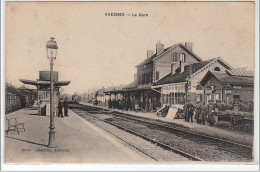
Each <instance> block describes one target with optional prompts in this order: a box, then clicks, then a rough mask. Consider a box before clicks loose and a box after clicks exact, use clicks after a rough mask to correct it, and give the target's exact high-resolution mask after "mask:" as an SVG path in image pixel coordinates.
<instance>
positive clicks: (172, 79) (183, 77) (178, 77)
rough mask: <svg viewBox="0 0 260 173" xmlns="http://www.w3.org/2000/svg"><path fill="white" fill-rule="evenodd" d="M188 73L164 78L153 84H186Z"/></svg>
mask: <svg viewBox="0 0 260 173" xmlns="http://www.w3.org/2000/svg"><path fill="white" fill-rule="evenodd" d="M187 76H188V75H187V73H186V72H185V71H184V72H182V73H175V74H173V75H172V74H171V73H169V74H168V75H166V76H164V77H163V78H162V79H160V80H158V81H157V82H155V83H154V84H153V86H156V85H163V84H169V83H179V82H186V78H187Z"/></svg>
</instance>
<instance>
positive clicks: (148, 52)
mask: <svg viewBox="0 0 260 173" xmlns="http://www.w3.org/2000/svg"><path fill="white" fill-rule="evenodd" d="M153 54H154V53H153V50H147V58H150V57H151V56H153Z"/></svg>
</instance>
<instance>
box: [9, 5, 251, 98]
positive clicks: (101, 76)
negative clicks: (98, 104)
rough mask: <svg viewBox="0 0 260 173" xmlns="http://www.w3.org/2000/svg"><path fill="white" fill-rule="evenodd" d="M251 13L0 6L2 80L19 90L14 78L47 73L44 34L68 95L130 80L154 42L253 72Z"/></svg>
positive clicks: (242, 8) (237, 8)
mask: <svg viewBox="0 0 260 173" xmlns="http://www.w3.org/2000/svg"><path fill="white" fill-rule="evenodd" d="M105 13H127V14H128V13H129V14H131V15H132V13H134V14H137V15H138V14H139V13H143V14H148V17H139V16H136V17H133V16H105ZM254 13H255V10H254V2H6V6H5V73H6V74H5V78H6V79H5V80H6V82H9V83H12V84H13V85H15V86H17V87H19V86H22V85H23V84H22V83H21V82H20V81H19V79H29V80H36V79H38V78H39V71H42V70H49V69H50V65H49V63H50V62H49V60H48V59H47V53H46V43H47V41H48V40H49V39H50V37H55V40H56V41H57V44H58V47H59V48H58V53H57V59H56V60H55V62H54V70H55V71H58V72H59V80H62V81H71V83H70V84H69V85H68V86H66V87H64V89H63V92H64V93H68V94H72V93H75V92H76V93H83V92H86V91H88V90H89V89H92V88H101V87H103V86H104V87H108V86H116V85H120V84H128V83H130V82H132V81H133V80H134V73H136V67H135V66H136V65H137V64H139V63H140V62H142V61H143V60H145V59H146V53H147V50H154V52H155V45H156V43H157V42H158V41H159V40H160V42H161V43H163V44H164V47H165V48H166V47H169V46H172V45H173V44H176V43H180V42H182V43H185V42H192V43H193V52H194V53H195V54H197V55H198V56H199V57H201V58H202V59H203V60H207V59H210V58H215V57H221V58H222V59H223V60H224V61H226V62H227V63H228V64H230V65H231V66H232V67H234V68H242V67H247V68H248V69H249V70H252V71H253V70H254V58H255V54H254V47H255V45H254V43H255V40H254V38H255V35H254V32H255V26H254ZM31 88H32V87H31Z"/></svg>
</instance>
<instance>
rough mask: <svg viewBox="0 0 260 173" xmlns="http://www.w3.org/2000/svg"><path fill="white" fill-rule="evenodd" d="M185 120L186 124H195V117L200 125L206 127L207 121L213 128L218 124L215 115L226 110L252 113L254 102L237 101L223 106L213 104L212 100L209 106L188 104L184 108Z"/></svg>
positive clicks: (199, 103)
mask: <svg viewBox="0 0 260 173" xmlns="http://www.w3.org/2000/svg"><path fill="white" fill-rule="evenodd" d="M183 109H184V119H185V121H186V122H189V121H191V122H192V123H193V116H194V115H195V116H194V118H195V119H196V120H197V123H198V124H203V125H205V121H206V120H207V121H208V122H209V125H210V126H213V125H214V124H215V122H216V120H215V117H214V116H215V115H216V112H217V111H225V110H237V111H245V112H252V111H253V109H254V105H253V102H252V101H250V102H248V101H242V100H236V101H234V102H230V103H229V104H223V103H221V102H220V101H216V103H213V101H212V100H210V101H209V104H208V105H206V104H205V103H201V102H198V103H197V104H194V105H193V104H192V103H190V102H187V103H186V104H185V105H184V107H183Z"/></svg>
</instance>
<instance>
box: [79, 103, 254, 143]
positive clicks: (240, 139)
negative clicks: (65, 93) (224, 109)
mask: <svg viewBox="0 0 260 173" xmlns="http://www.w3.org/2000/svg"><path fill="white" fill-rule="evenodd" d="M81 104H86V105H89V106H93V105H92V104H89V103H81ZM96 107H100V108H106V109H108V108H107V107H104V106H96ZM111 110H113V111H115V112H120V113H122V112H123V113H126V114H130V115H133V116H141V117H146V118H151V119H156V120H160V121H164V122H169V123H173V124H178V125H180V126H183V127H187V128H188V129H189V130H191V131H193V132H195V133H200V134H205V135H209V136H213V137H217V138H221V139H224V140H230V141H233V142H237V143H241V144H245V145H249V146H253V141H254V140H253V139H254V136H253V134H250V133H247V132H242V131H234V130H228V129H221V128H217V127H214V126H213V127H211V126H209V125H208V123H206V125H201V124H197V123H196V120H194V122H193V123H191V122H185V121H184V120H183V119H167V118H165V117H159V116H157V115H156V113H155V112H135V111H122V110H118V109H111Z"/></svg>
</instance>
